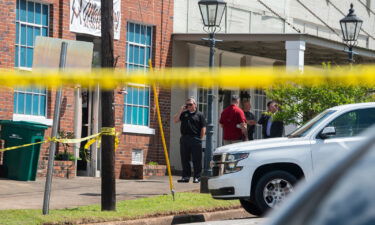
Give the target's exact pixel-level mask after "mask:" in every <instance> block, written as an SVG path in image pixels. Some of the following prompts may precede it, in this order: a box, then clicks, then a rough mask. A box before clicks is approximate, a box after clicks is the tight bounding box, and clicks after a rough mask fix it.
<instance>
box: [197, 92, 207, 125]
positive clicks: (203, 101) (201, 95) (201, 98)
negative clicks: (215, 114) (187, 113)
mask: <svg viewBox="0 0 375 225" xmlns="http://www.w3.org/2000/svg"><path fill="white" fill-rule="evenodd" d="M197 104H198V111H200V112H202V113H203V115H204V116H205V117H206V118H207V117H208V110H207V107H208V89H207V88H198V102H197Z"/></svg>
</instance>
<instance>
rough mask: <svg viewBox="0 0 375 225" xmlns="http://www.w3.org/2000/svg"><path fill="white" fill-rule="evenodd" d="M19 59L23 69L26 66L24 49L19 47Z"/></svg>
mask: <svg viewBox="0 0 375 225" xmlns="http://www.w3.org/2000/svg"><path fill="white" fill-rule="evenodd" d="M20 59H21V62H20V63H21V66H22V67H25V66H26V47H21V54H20Z"/></svg>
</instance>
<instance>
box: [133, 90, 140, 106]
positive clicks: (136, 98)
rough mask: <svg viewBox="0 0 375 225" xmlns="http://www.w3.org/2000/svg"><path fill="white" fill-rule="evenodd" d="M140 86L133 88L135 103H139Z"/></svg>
mask: <svg viewBox="0 0 375 225" xmlns="http://www.w3.org/2000/svg"><path fill="white" fill-rule="evenodd" d="M138 96H139V95H138V88H133V104H134V105H138V103H139V101H138Z"/></svg>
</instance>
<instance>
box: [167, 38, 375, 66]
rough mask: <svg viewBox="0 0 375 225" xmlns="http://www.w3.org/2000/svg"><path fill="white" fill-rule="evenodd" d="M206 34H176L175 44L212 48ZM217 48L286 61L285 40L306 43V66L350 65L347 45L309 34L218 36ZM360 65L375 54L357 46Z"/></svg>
mask: <svg viewBox="0 0 375 225" xmlns="http://www.w3.org/2000/svg"><path fill="white" fill-rule="evenodd" d="M207 37H208V35H207V34H206V33H195V34H192V33H187V34H186V33H184V34H182V33H181V34H177V33H175V34H173V40H174V41H182V42H187V43H192V44H197V45H202V46H208V43H207V41H204V40H202V38H207ZM216 39H219V40H222V42H217V43H216V48H218V49H221V50H224V51H230V52H235V53H240V54H247V55H255V56H261V57H267V58H272V59H277V60H282V61H285V59H286V50H285V41H305V43H306V50H305V64H306V65H317V64H321V63H322V62H331V63H332V64H346V63H347V62H348V54H347V52H345V51H344V50H345V49H347V47H346V46H345V44H343V43H340V42H337V41H333V40H329V39H325V38H321V37H316V36H312V35H309V34H222V33H219V34H216ZM353 50H354V52H355V53H356V54H357V55H356V56H355V60H356V63H375V51H374V50H370V49H367V48H362V47H354V49H353Z"/></svg>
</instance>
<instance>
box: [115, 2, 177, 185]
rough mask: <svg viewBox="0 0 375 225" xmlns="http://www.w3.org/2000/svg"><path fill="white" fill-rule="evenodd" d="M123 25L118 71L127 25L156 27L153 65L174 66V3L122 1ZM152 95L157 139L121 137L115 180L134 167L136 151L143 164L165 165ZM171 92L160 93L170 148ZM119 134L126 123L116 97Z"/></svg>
mask: <svg viewBox="0 0 375 225" xmlns="http://www.w3.org/2000/svg"><path fill="white" fill-rule="evenodd" d="M121 8H122V9H121V11H122V21H121V26H122V27H121V36H120V40H119V41H115V53H114V54H115V56H119V61H118V63H117V66H118V67H124V66H125V51H126V49H125V47H126V25H127V22H128V21H131V22H134V23H140V24H146V25H151V26H153V27H154V33H153V38H154V39H153V50H152V52H153V58H152V61H153V65H154V67H155V68H160V67H170V66H172V59H171V55H172V52H171V50H172V49H171V46H172V44H171V42H170V41H171V34H172V29H173V1H171V0H168V1H165V0H160V1H148V0H139V1H131V0H123V1H122V3H121ZM150 91H151V102H150V127H151V128H153V129H155V135H142V134H130V133H125V134H122V135H121V138H120V145H119V149H118V151H117V152H116V167H115V170H116V177H117V178H118V177H119V176H120V171H121V168H122V166H123V165H124V164H130V163H131V154H132V150H133V149H141V150H143V156H144V162H150V161H155V162H158V163H159V164H161V165H163V164H165V157H164V152H163V146H162V141H161V136H160V132H159V126H158V121H157V114H156V108H155V102H154V95H153V93H152V89H150ZM170 93H171V92H170V89H160V90H159V106H160V110H161V117H162V120H163V127H164V134H165V138H166V142H167V145H169V132H170V124H169V121H170V118H169V117H170V115H169V114H170V108H171V105H170V101H171V96H170V95H171V94H170ZM115 98H116V100H115V102H116V113H115V120H116V130H117V131H121V130H122V123H123V122H122V120H123V113H124V112H123V103H124V101H123V98H124V96H123V95H116V97H115Z"/></svg>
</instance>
